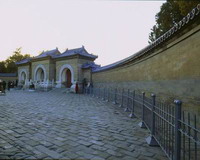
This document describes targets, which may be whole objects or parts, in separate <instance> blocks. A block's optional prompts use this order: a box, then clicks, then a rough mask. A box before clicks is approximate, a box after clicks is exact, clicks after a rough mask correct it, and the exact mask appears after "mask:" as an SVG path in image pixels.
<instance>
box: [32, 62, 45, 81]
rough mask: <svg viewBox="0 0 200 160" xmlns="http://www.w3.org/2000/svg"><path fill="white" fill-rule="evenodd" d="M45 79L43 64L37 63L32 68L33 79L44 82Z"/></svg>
mask: <svg viewBox="0 0 200 160" xmlns="http://www.w3.org/2000/svg"><path fill="white" fill-rule="evenodd" d="M46 80H47V73H46V69H45V67H44V65H42V64H39V65H38V66H37V67H36V68H35V70H34V81H35V82H45V81H46Z"/></svg>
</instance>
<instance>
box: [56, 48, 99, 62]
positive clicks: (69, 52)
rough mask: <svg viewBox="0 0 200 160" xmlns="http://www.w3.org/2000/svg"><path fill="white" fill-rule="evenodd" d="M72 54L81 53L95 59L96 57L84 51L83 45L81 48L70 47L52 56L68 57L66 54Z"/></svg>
mask: <svg viewBox="0 0 200 160" xmlns="http://www.w3.org/2000/svg"><path fill="white" fill-rule="evenodd" d="M73 55H81V56H85V57H89V58H93V59H96V58H97V57H98V56H96V55H93V54H89V53H88V52H87V51H86V49H85V47H84V46H82V47H81V48H75V49H70V50H68V49H67V50H66V51H65V52H63V53H62V54H60V55H56V56H54V58H60V57H68V56H73Z"/></svg>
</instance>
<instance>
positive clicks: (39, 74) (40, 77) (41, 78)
mask: <svg viewBox="0 0 200 160" xmlns="http://www.w3.org/2000/svg"><path fill="white" fill-rule="evenodd" d="M36 81H39V82H44V70H43V69H42V68H38V70H37V72H36Z"/></svg>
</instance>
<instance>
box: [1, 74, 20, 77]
mask: <svg viewBox="0 0 200 160" xmlns="http://www.w3.org/2000/svg"><path fill="white" fill-rule="evenodd" d="M0 77H17V73H0Z"/></svg>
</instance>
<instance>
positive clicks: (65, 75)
mask: <svg viewBox="0 0 200 160" xmlns="http://www.w3.org/2000/svg"><path fill="white" fill-rule="evenodd" d="M61 83H62V84H63V85H64V86H65V87H67V88H70V87H71V85H72V73H71V71H70V70H69V69H68V68H65V69H64V70H63V72H62V79H61Z"/></svg>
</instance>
